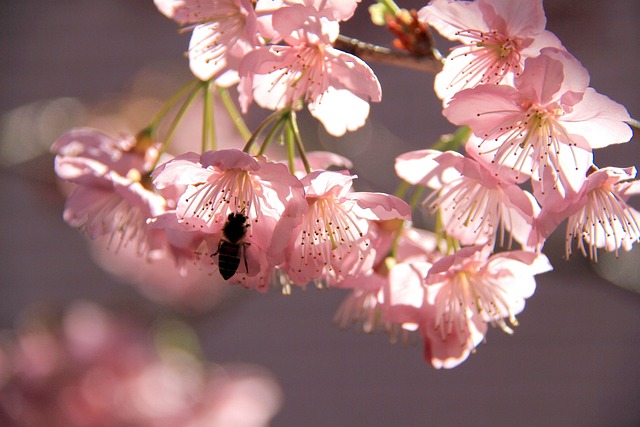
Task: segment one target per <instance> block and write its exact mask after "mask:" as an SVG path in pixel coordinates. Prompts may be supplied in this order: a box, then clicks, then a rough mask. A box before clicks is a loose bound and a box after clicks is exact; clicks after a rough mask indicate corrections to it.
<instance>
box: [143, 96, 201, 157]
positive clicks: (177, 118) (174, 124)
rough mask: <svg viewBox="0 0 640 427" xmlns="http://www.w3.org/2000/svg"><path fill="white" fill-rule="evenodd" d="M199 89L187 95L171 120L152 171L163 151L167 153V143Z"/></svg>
mask: <svg viewBox="0 0 640 427" xmlns="http://www.w3.org/2000/svg"><path fill="white" fill-rule="evenodd" d="M200 89H202V85H196V87H194V88H193V89H192V90H191V93H189V96H187V99H185V101H184V103H183V104H182V106H180V109H179V110H178V112H177V113H176V116H175V117H174V118H173V121H172V122H171V125H170V126H169V130H168V131H167V136H166V137H165V139H164V142H163V143H162V147H161V148H160V152H159V153H158V159H157V160H156V163H155V164H154V165H153V168H151V169H152V170H153V169H155V168H156V166H157V164H158V161H159V160H160V155H162V154H163V153H164V152H165V151H167V148H168V147H169V142H170V141H171V138H173V134H174V132H175V131H176V128H177V127H178V123H180V120H182V117H183V116H184V113H186V112H187V109H188V108H189V106H190V105H191V103H192V102H193V100H194V98H195V97H196V95H197V94H198V92H200Z"/></svg>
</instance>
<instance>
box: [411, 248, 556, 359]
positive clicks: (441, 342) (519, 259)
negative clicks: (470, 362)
mask: <svg viewBox="0 0 640 427" xmlns="http://www.w3.org/2000/svg"><path fill="white" fill-rule="evenodd" d="M490 254H491V248H490V247H489V246H469V247H465V248H462V249H460V250H458V251H457V252H456V253H454V254H453V255H449V256H446V257H444V258H441V259H440V260H438V261H436V262H435V263H434V264H433V266H432V267H431V269H430V270H429V272H428V274H427V276H426V278H425V282H426V285H427V286H426V289H425V296H426V301H427V304H428V305H429V306H431V307H432V310H433V312H432V317H431V318H430V319H428V321H427V322H426V324H425V325H423V326H422V327H423V333H424V334H425V339H426V341H427V345H426V346H427V349H428V351H427V353H426V356H428V357H430V358H431V363H432V364H433V365H434V366H435V367H445V368H452V367H454V366H457V365H458V364H459V363H461V362H463V361H464V360H465V359H466V358H467V357H468V356H469V354H470V353H471V351H472V350H473V349H474V348H475V346H477V345H478V344H479V343H480V341H481V340H482V339H483V336H484V334H485V332H486V325H485V324H486V323H490V324H492V325H494V326H498V327H500V328H501V329H502V330H503V331H504V332H507V333H512V332H513V331H512V329H511V328H510V327H509V326H508V325H507V323H506V321H505V319H508V320H509V322H510V323H511V324H512V325H514V326H515V325H517V321H516V317H515V316H516V314H518V313H520V312H521V311H522V310H523V309H524V305H525V299H526V298H529V297H530V296H531V295H533V293H534V291H535V287H536V283H535V280H534V278H533V276H534V275H536V274H540V273H544V272H546V271H550V270H551V265H550V264H549V261H548V260H547V258H546V257H545V256H544V255H542V254H538V253H534V252H527V251H507V252H501V253H498V254H494V255H491V256H489V255H490Z"/></svg>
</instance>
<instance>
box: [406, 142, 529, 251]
mask: <svg viewBox="0 0 640 427" xmlns="http://www.w3.org/2000/svg"><path fill="white" fill-rule="evenodd" d="M396 173H397V174H398V176H399V177H400V178H403V179H404V180H405V181H407V182H409V183H411V184H414V185H415V184H420V185H425V186H428V187H430V188H432V189H434V190H437V191H436V192H434V193H433V194H432V195H431V196H429V197H428V198H427V199H426V200H425V203H426V204H427V206H428V207H429V209H430V210H431V211H433V212H435V211H437V212H438V214H439V215H440V216H441V219H442V224H443V227H444V230H445V231H446V232H447V234H449V235H450V236H452V237H455V238H456V239H458V240H459V241H460V242H461V243H462V244H463V245H476V244H489V245H490V246H493V245H494V243H495V241H496V239H497V238H498V236H499V243H500V244H504V240H505V234H506V233H508V234H509V236H510V237H513V238H514V239H515V240H516V241H517V242H518V243H520V244H522V245H525V244H526V243H527V240H528V238H529V234H530V233H531V228H532V223H533V219H534V218H535V216H536V215H537V212H538V211H539V207H538V205H537V203H536V201H535V199H534V198H533V196H532V195H531V194H529V193H528V192H526V191H524V190H522V189H521V188H520V187H518V186H517V185H516V184H515V183H512V182H509V181H504V180H501V179H500V178H498V177H496V176H495V175H494V174H493V173H492V172H490V171H489V170H488V169H487V168H486V167H484V166H483V164H482V163H480V162H477V161H476V160H474V159H472V158H467V157H464V156H462V155H461V154H459V153H456V152H453V151H447V152H444V153H442V152H440V151H437V150H419V151H411V152H409V153H405V154H402V155H400V156H398V157H397V158H396ZM505 231H506V233H505ZM509 243H510V242H509Z"/></svg>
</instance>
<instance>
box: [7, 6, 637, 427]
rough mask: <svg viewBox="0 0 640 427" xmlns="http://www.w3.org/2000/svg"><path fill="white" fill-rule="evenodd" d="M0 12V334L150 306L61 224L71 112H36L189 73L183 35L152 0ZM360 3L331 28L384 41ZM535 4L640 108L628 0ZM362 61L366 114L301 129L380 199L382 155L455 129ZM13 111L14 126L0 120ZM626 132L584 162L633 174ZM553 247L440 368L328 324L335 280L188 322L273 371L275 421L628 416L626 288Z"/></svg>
mask: <svg viewBox="0 0 640 427" xmlns="http://www.w3.org/2000/svg"><path fill="white" fill-rule="evenodd" d="M0 4H1V6H0V58H1V59H0V113H2V114H3V122H2V128H1V129H0V130H1V134H0V137H1V138H2V139H1V140H0V144H1V145H0V150H1V151H0V152H1V153H2V164H3V167H2V168H1V169H0V174H1V175H0V176H1V179H0V194H1V195H2V196H1V200H2V205H1V206H2V208H1V209H0V227H1V229H2V245H1V247H0V251H1V257H0V327H2V328H9V327H13V326H14V325H15V322H16V319H18V317H19V316H20V313H22V312H23V311H24V309H25V308H27V307H29V306H32V305H33V304H34V303H50V304H59V305H64V304H67V303H69V302H70V301H73V300H75V299H78V298H83V299H91V300H94V301H98V302H103V303H110V302H112V301H113V300H116V299H118V300H122V299H127V300H129V301H134V303H131V304H132V309H135V308H133V307H135V305H134V304H140V305H143V304H148V303H147V302H146V300H145V299H143V298H142V297H138V294H137V293H136V292H135V291H134V290H133V288H131V287H129V286H126V285H125V284H123V283H120V282H119V281H117V280H115V279H113V278H111V277H110V276H108V275H107V274H106V273H104V272H102V271H101V270H100V269H98V268H97V267H96V266H95V265H94V263H93V261H92V259H91V258H90V256H89V255H88V253H87V249H86V245H85V242H84V240H83V238H82V237H81V236H80V235H79V233H77V232H76V231H75V230H72V229H70V228H69V227H67V226H66V225H65V224H64V223H63V221H62V219H61V213H62V209H63V203H64V200H63V198H62V196H60V194H59V193H58V191H57V188H56V185H55V181H54V177H53V174H52V157H51V156H50V155H48V154H46V149H47V147H48V146H49V145H50V143H51V142H52V141H53V140H54V139H55V137H56V136H57V135H58V134H59V133H60V132H62V131H63V130H64V129H66V128H67V127H70V126H73V125H76V124H78V123H76V120H77V117H75V116H73V117H70V116H69V115H68V114H66V113H64V112H66V111H67V110H56V109H55V108H54V110H55V111H53V112H52V111H49V110H47V108H46V107H47V105H49V104H47V103H46V101H44V102H43V101H42V100H49V99H54V98H60V97H71V98H77V99H79V100H81V101H82V102H83V103H99V102H103V101H104V100H105V99H107V98H108V97H109V95H110V94H113V93H117V92H122V91H125V90H128V89H130V84H131V79H132V77H133V76H134V75H135V74H136V73H137V72H138V71H139V70H141V69H142V68H143V67H146V66H149V65H152V66H154V67H156V68H165V69H167V70H174V69H178V70H181V71H179V74H180V73H182V74H180V75H181V76H183V77H184V81H187V80H188V79H189V78H190V76H189V73H188V71H187V68H186V65H187V62H186V59H184V57H183V56H182V55H183V52H184V51H185V49H186V47H187V44H188V35H181V36H180V35H178V34H177V25H176V24H175V23H174V22H172V21H170V20H168V19H166V18H165V17H163V16H162V15H161V14H160V13H158V12H157V10H156V9H155V7H154V5H153V3H152V1H151V0H149V1H143V0H76V1H71V0H56V1H46V0H41V1H38V0H21V1H12V2H8V1H3V2H2V3H0ZM400 4H401V5H402V6H405V7H419V6H420V3H419V2H406V3H400ZM365 6H368V2H363V5H362V6H361V9H362V10H360V12H359V14H358V15H357V17H356V19H355V20H354V21H353V22H349V23H347V24H346V25H344V27H343V31H344V33H345V34H347V35H353V36H356V37H359V38H362V39H365V40H368V41H373V42H376V43H380V44H388V43H389V41H390V37H389V36H388V35H387V34H386V33H385V32H384V31H383V30H381V29H379V28H375V27H373V26H372V25H371V24H369V23H367V15H366V10H365ZM545 9H546V12H547V16H548V29H550V30H551V31H553V32H555V33H556V34H557V35H558V37H559V38H560V39H561V40H562V41H563V43H564V44H565V46H566V47H567V48H568V49H569V50H570V52H572V53H573V54H574V55H575V56H576V57H577V58H578V59H580V60H581V61H582V62H583V64H584V65H585V66H586V67H587V69H588V70H589V71H590V73H591V85H592V86H593V87H595V88H596V90H598V91H599V92H601V93H604V94H606V95H608V96H610V97H611V98H613V99H615V100H617V101H618V102H620V103H622V104H624V105H625V106H626V107H627V108H628V110H629V112H630V114H631V115H632V116H634V117H636V118H638V117H640V98H639V96H638V94H639V93H640V91H639V89H640V85H639V83H638V81H639V75H640V47H639V41H640V30H639V29H638V22H639V21H640V2H638V1H637V0H609V1H606V2H605V1H597V0H585V1H570V0H547V1H545ZM372 66H373V68H374V70H375V71H376V73H377V75H378V76H379V79H380V81H381V84H382V87H383V102H382V103H381V104H379V105H373V106H372V112H371V116H370V119H369V122H368V124H367V126H366V127H365V129H363V130H362V131H360V132H358V133H356V134H353V135H349V136H348V137H347V138H346V140H345V141H336V140H333V139H331V138H328V137H327V136H326V135H323V133H322V131H318V132H316V131H315V130H313V129H314V128H313V127H315V126H317V124H316V123H315V122H313V121H311V120H309V121H306V122H305V123H308V124H309V126H312V130H311V131H309V130H308V128H307V130H306V131H305V133H306V134H311V135H312V136H315V135H316V134H317V135H319V136H318V139H319V140H320V141H321V143H322V144H324V146H326V147H327V148H330V149H335V150H339V151H341V152H342V153H343V154H345V155H348V156H350V157H351V158H352V160H353V161H354V162H355V168H354V169H355V171H356V172H357V173H358V174H359V175H360V177H361V179H360V181H359V183H358V184H357V185H358V189H359V190H371V189H375V190H377V191H382V190H384V191H393V188H394V186H395V185H396V184H397V180H396V178H395V175H394V174H393V163H392V159H393V157H394V156H395V155H397V154H399V153H401V152H404V151H408V150H411V149H418V148H424V147H426V146H427V145H429V144H431V143H432V142H433V141H434V140H435V139H437V138H438V136H439V135H440V134H441V133H444V132H449V131H451V130H452V127H451V126H450V125H448V124H447V123H446V121H445V120H444V119H443V118H442V116H441V113H440V103H439V101H438V100H436V99H435V97H434V96H433V92H432V90H431V87H432V83H433V77H432V76H430V75H422V74H419V73H416V72H413V71H405V70H400V69H397V68H392V67H388V66H378V65H376V64H373V65H372ZM162 90H165V89H162ZM56 105H57V104H56ZM65 105H71V107H69V108H71V109H72V110H73V108H74V107H73V105H75V104H73V102H71V104H65ZM25 106H26V107H25ZM25 108H26V109H27V110H28V111H30V113H29V114H26V115H24V116H21V117H23V118H22V119H20V120H18V121H19V122H20V126H18V130H17V131H16V125H15V120H13V121H11V120H9V118H10V117H15V114H16V111H21V112H23V113H24V111H25ZM61 111H63V112H62V113H61ZM34 112H35V113H34ZM45 119H46V121H47V123H45V124H43V123H42V121H43V120H45ZM45 125H46V126H45ZM311 139H313V138H311ZM638 142H640V141H639V140H638V137H637V136H636V137H635V138H634V139H633V140H632V141H631V142H629V143H628V144H625V145H624V146H620V147H613V148H608V149H605V150H601V151H598V152H596V162H597V163H598V164H599V165H600V166H607V165H612V166H621V167H624V166H631V165H636V166H640V155H639V152H640V150H639V149H638ZM16 148H19V149H16ZM563 241H564V238H563V236H561V235H558V236H556V237H555V238H554V240H553V241H552V242H551V243H550V244H549V245H548V246H547V248H546V250H545V252H546V253H547V255H548V256H549V258H550V259H551V261H552V263H553V265H554V267H555V271H554V272H552V273H548V274H545V275H543V276H541V277H539V278H538V280H537V282H538V289H537V292H536V294H535V295H534V296H533V297H532V298H531V299H529V300H528V301H527V308H526V310H525V312H524V313H522V314H521V315H520V316H519V321H520V326H519V327H518V328H517V329H516V333H515V334H514V336H507V335H505V334H503V333H502V332H500V331H498V330H490V331H489V334H488V336H487V344H486V345H481V346H480V347H479V348H478V351H477V353H476V354H474V355H472V356H471V357H470V359H469V360H468V361H467V362H465V363H464V364H463V365H461V366H460V367H458V368H456V369H453V370H449V371H447V370H440V371H437V370H434V369H432V368H431V367H430V366H429V365H427V364H426V363H425V362H424V361H423V360H422V348H421V346H420V345H417V346H409V347H403V346H401V345H391V344H389V343H388V338H387V337H386V336H383V335H366V334H363V333H356V332H353V331H347V332H342V331H340V330H338V328H336V327H335V326H334V325H332V323H331V318H332V316H333V313H334V311H335V309H336V308H337V306H338V304H339V302H340V301H341V299H342V298H343V296H344V293H342V292H340V291H338V290H323V291H316V290H314V289H309V290H307V291H306V292H304V291H296V292H294V294H293V295H292V296H290V297H284V296H282V295H280V294H279V293H278V292H275V291H274V292H270V293H268V294H266V295H262V294H258V293H249V292H240V293H239V298H236V299H234V300H233V301H234V303H233V304H231V305H227V306H223V309H218V310H216V311H214V312H212V313H209V314H208V315H204V316H199V317H194V318H192V319H191V321H192V323H193V325H194V327H196V329H197V331H198V333H199V334H200V337H201V338H202V340H203V345H204V348H205V352H206V355H207V356H208V357H209V358H210V359H211V360H214V361H216V362H227V361H243V362H254V363H257V364H260V365H262V366H265V367H266V368H268V369H269V370H271V371H272V372H273V373H274V374H275V375H276V377H277V378H278V380H279V381H280V383H281V385H282V387H283V390H284V395H285V402H284V408H283V409H282V411H281V412H280V414H279V415H278V416H277V417H276V418H275V420H274V425H275V426H327V425H332V426H353V425H368V426H391V425H396V426H427V425H429V426H511V425H517V426H543V425H544V426H637V425H640V366H639V364H638V361H639V358H640V295H638V294H637V293H634V292H632V291H629V290H627V289H624V288H622V287H618V286H615V285H613V284H611V283H609V282H608V281H606V280H604V279H602V278H599V277H598V276H597V275H596V274H595V273H594V270H593V268H592V267H591V266H590V265H589V263H588V262H587V261H586V260H584V259H583V258H582V257H581V256H574V257H573V258H572V259H571V260H570V261H568V262H567V261H565V260H563V258H562V255H563V248H562V246H561V244H562V243H563ZM639 264H640V255H638V251H635V252H632V253H630V254H621V259H620V260H619V261H616V260H615V259H614V258H613V257H606V256H604V257H603V258H602V260H601V266H600V268H601V269H602V270H606V271H607V272H608V274H610V275H614V274H616V275H617V276H618V279H616V280H617V281H618V282H619V283H622V284H625V285H626V286H631V287H633V286H638V288H639V289H640V285H639V283H640V278H639V277H638V276H637V274H638V273H637V272H638V265H639ZM621 272H622V273H621Z"/></svg>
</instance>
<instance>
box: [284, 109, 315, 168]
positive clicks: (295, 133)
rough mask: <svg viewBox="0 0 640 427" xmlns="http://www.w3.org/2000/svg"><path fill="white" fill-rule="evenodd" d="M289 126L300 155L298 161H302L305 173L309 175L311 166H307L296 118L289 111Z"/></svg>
mask: <svg viewBox="0 0 640 427" xmlns="http://www.w3.org/2000/svg"><path fill="white" fill-rule="evenodd" d="M289 125H290V126H291V130H292V131H293V137H294V139H295V142H296V147H297V148H298V153H299V154H300V159H301V160H302V164H303V165H304V170H305V172H307V173H311V166H309V160H308V159H307V153H306V152H305V150H304V144H303V143H302V136H300V129H299V128H298V118H297V117H296V113H295V111H291V116H290V119H289Z"/></svg>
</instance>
